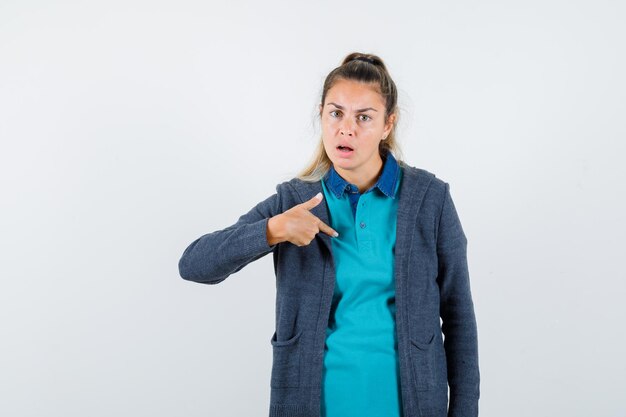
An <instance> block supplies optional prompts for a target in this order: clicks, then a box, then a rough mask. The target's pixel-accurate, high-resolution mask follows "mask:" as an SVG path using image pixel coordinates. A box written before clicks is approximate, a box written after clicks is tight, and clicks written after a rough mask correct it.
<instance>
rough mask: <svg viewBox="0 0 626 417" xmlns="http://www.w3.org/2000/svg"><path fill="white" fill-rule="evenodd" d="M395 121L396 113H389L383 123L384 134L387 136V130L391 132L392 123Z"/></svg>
mask: <svg viewBox="0 0 626 417" xmlns="http://www.w3.org/2000/svg"><path fill="white" fill-rule="evenodd" d="M395 121H396V114H395V113H393V114H391V115H389V117H388V118H387V123H385V134H384V136H388V135H389V132H391V129H392V128H393V124H394V123H395Z"/></svg>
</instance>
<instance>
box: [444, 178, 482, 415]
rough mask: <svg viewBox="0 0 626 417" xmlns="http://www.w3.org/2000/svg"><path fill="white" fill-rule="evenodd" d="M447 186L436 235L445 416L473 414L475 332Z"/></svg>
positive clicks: (462, 243)
mask: <svg viewBox="0 0 626 417" xmlns="http://www.w3.org/2000/svg"><path fill="white" fill-rule="evenodd" d="M449 188H450V187H449V184H447V183H446V185H445V195H444V202H443V206H442V210H441V217H440V219H439V228H438V235H437V256H438V259H439V274H438V278H437V281H438V284H439V290H440V296H441V300H440V301H441V304H440V312H441V319H442V331H443V333H444V335H445V340H444V348H445V351H446V360H447V366H448V384H449V386H450V406H449V409H448V416H449V417H477V416H478V398H479V396H480V388H479V385H480V373H479V369H478V335H477V326H476V318H475V314H474V304H473V301H472V295H471V291H470V279H469V271H468V265H467V239H466V237H465V234H464V232H463V228H462V227H461V222H460V220H459V216H458V214H457V212H456V209H455V206H454V203H453V201H452V197H451V196H450V189H449Z"/></svg>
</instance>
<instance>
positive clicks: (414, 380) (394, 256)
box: [179, 53, 480, 417]
mask: <svg viewBox="0 0 626 417" xmlns="http://www.w3.org/2000/svg"><path fill="white" fill-rule="evenodd" d="M319 114H320V118H321V125H322V138H321V140H320V143H319V146H318V148H317V151H316V153H315V155H314V158H313V160H312V163H311V164H310V166H309V167H307V168H306V169H305V170H304V171H303V172H301V173H300V174H299V175H298V177H297V178H293V179H292V180H290V181H286V182H283V183H282V184H279V185H278V186H277V187H276V193H275V194H273V195H272V196H270V197H268V198H267V199H266V200H264V201H262V202H261V203H259V204H257V205H256V206H255V207H254V208H253V209H252V210H250V211H249V212H248V213H246V214H244V215H243V216H241V217H240V218H239V220H238V221H237V223H235V224H233V225H231V226H229V227H227V228H225V229H223V230H219V231H215V232H213V233H209V234H206V235H204V236H201V237H200V238H198V239H196V240H195V241H194V242H192V243H191V244H190V245H189V247H187V249H186V250H185V251H184V253H183V255H182V258H181V259H180V262H179V270H180V274H181V276H182V277H183V278H184V279H187V280H192V281H196V282H202V283H206V284H217V283H219V282H221V281H223V280H224V279H226V278H227V277H228V276H230V275H231V274H232V273H234V272H237V271H239V270H240V269H241V268H243V267H244V266H245V265H247V264H248V263H250V262H252V261H254V260H256V259H259V258H260V257H262V256H264V255H266V254H268V253H270V252H272V253H273V257H274V266H275V273H276V331H275V332H274V334H273V336H272V338H271V344H272V349H273V364H272V375H271V383H270V386H271V397H270V417H278V416H280V417H286V416H294V417H295V416H298V417H319V416H324V417H339V416H341V417H349V416H358V417H368V416H376V417H379V416H384V417H396V416H404V417H413V416H422V417H426V416H433V417H434V416H437V417H444V416H455V417H457V416H458V417H461V416H463V417H465V416H467V417H470V416H477V415H478V398H479V379H480V377H479V369H478V346H477V345H478V343H477V326H476V320H475V315H474V307H473V302H472V297H471V292H470V282H469V274H468V266H467V259H466V247H467V239H466V237H465V234H464V232H463V229H462V227H461V223H460V221H459V218H458V215H457V212H456V210H455V207H454V203H453V202H452V199H451V196H450V191H449V186H448V184H447V183H446V182H444V181H442V180H441V179H438V178H436V177H435V175H434V174H432V173H430V172H428V171H426V170H424V169H420V168H415V167H412V166H410V165H408V164H406V163H404V162H403V161H401V160H400V159H396V156H394V154H395V155H399V148H398V145H397V143H396V139H395V135H394V131H395V127H396V125H397V91H396V87H395V84H394V82H393V80H392V79H391V77H390V76H389V73H388V71H387V69H386V67H385V65H384V63H383V61H382V60H381V59H380V58H379V57H377V56H375V55H366V54H361V53H352V54H350V55H348V56H347V57H346V58H345V59H344V60H343V63H342V64H341V65H340V66H339V67H337V68H335V69H334V70H333V71H331V72H330V73H329V74H328V76H327V77H326V81H325V83H324V88H323V92H322V98H321V104H320V106H319ZM322 201H324V203H322ZM444 335H445V341H444V338H443V336H444ZM448 386H449V388H450V393H449V408H448Z"/></svg>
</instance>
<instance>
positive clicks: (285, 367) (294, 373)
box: [270, 330, 302, 388]
mask: <svg viewBox="0 0 626 417" xmlns="http://www.w3.org/2000/svg"><path fill="white" fill-rule="evenodd" d="M301 335H302V330H300V331H299V332H298V333H297V334H296V335H295V336H293V337H292V338H291V339H288V340H284V341H279V340H277V336H276V332H274V334H273V335H272V339H271V340H270V343H271V344H272V356H273V361H272V377H271V382H270V386H271V387H272V388H289V387H292V388H293V387H299V386H300V344H299V343H298V340H299V339H300V336H301Z"/></svg>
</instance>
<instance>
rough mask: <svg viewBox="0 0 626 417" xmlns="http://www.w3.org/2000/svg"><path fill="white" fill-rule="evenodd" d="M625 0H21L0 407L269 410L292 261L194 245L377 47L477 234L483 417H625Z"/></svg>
mask: <svg viewBox="0 0 626 417" xmlns="http://www.w3.org/2000/svg"><path fill="white" fill-rule="evenodd" d="M625 12H626V7H625V6H624V3H622V2H618V1H586V2H582V1H574V2H572V1H554V0H551V1H546V0H541V1H538V0H532V1H518V2H502V1H492V2H489V1H471V2H465V1H438V2H412V3H411V2H403V3H402V4H400V3H397V4H394V3H393V2H371V1H361V2H355V1H342V2H326V1H321V2H308V3H304V2H287V1H284V2H279V1H273V2H268V1H265V2H257V1H246V2H241V1H240V2H211V1H208V2H207V1H176V2H174V1H138V0H125V1H106V2H105V1H91V2H79V1H54V2H52V1H45V2H44V1H17V0H15V1H10V0H2V1H0V138H1V148H0V187H1V188H0V189H1V192H2V194H1V195H2V200H1V204H0V209H1V216H0V256H1V261H0V279H1V280H0V285H1V287H0V332H1V334H0V415H3V416H11V417H14V416H59V417H61V416H63V417H73V416H81V417H82V416H91V417H99V416H151V417H157V416H185V417H187V416H189V417H193V416H264V415H267V413H268V404H269V379H270V370H271V345H270V338H271V336H272V333H273V331H274V307H275V304H274V301H275V299H274V295H275V294H274V291H275V284H274V275H273V266H272V263H271V262H272V260H271V256H266V257H264V258H262V259H260V260H258V261H257V262H255V263H253V264H250V265H248V266H247V267H246V268H244V269H243V270H242V271H241V272H239V273H237V274H235V275H232V276H231V277H229V278H228V279H227V280H226V281H224V282H222V283H221V284H219V285H217V286H208V285H203V284H197V283H193V282H188V281H185V280H183V279H182V278H180V276H179V275H178V269H177V264H178V260H179V258H180V256H181V254H182V252H183V250H184V249H185V248H186V247H187V245H188V244H189V243H191V242H192V241H193V240H194V239H196V238H197V237H199V236H201V235H202V234H205V233H208V232H210V231H213V230H217V229H221V228H224V227H226V226H228V225H230V224H232V223H234V222H235V221H236V220H237V218H238V217H239V216H240V215H241V214H243V213H245V212H246V211H248V210H249V209H250V208H251V207H253V206H254V205H255V204H256V203H257V202H259V201H261V200H262V199H264V198H266V197H267V196H269V195H270V194H272V193H273V192H274V191H275V186H276V184H278V183H280V182H282V181H285V180H288V179H289V178H291V177H293V176H294V175H295V174H296V173H297V172H298V171H299V170H300V169H301V168H302V167H303V166H304V165H305V163H306V162H307V161H308V159H309V157H310V155H311V153H312V151H313V148H314V146H315V144H316V141H317V140H318V138H319V135H320V129H319V123H318V120H317V119H316V115H315V112H316V107H317V104H318V103H319V100H320V94H321V88H322V82H323V80H324V77H325V76H326V74H327V73H328V72H329V71H330V70H332V69H333V68H334V67H336V66H337V65H339V64H340V62H341V60H342V59H343V57H344V56H345V55H347V54H348V53H350V52H353V51H360V52H370V53H375V54H378V55H379V56H380V57H382V58H383V60H384V61H385V63H386V64H387V66H388V68H389V71H390V72H391V75H392V76H393V77H394V80H395V82H396V84H397V85H398V88H399V91H400V107H401V115H400V127H399V130H398V133H399V137H400V141H401V144H402V147H403V150H404V160H405V161H406V162H408V163H409V164H411V165H413V166H417V167H421V168H424V169H427V170H429V171H431V172H433V173H435V174H436V175H437V176H438V177H439V178H441V179H443V180H445V181H446V182H448V183H449V184H450V187H451V188H450V189H451V193H452V196H453V199H454V201H455V204H456V207H457V210H458V213H459V215H460V217H461V221H462V223H463V227H464V230H465V233H466V236H467V238H468V257H469V267H470V276H471V280H472V281H471V282H472V292H473V297H474V303H475V308H476V315H477V321H478V330H479V355H480V369H481V399H480V411H481V416H484V417H502V416H507V417H518V416H519V417H521V416H533V417H543V416H546V417H548V416H568V417H589V416H594V417H599V416H606V417H618V416H620V417H623V416H624V415H626V405H624V404H623V393H624V392H625V391H626V361H625V359H624V351H625V350H626V338H625V332H624V328H625V326H624V323H623V322H624V318H625V317H626V308H625V307H624V298H625V297H624V296H625V286H624V280H625V278H626V273H625V272H624V266H625V264H624V256H625V245H624V234H625V232H626V221H625V220H624V217H623V216H624V213H625V212H626V200H625V198H624V188H625V182H626V181H625V180H626V169H625V167H624V162H623V160H624V157H625V156H626V152H625V151H626V145H625V140H626V124H625V112H626V82H625V77H624V74H626V57H625V50H626V49H625V45H624V43H625V42H624V39H626V30H625V29H624V21H625V18H626V13H625Z"/></svg>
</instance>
